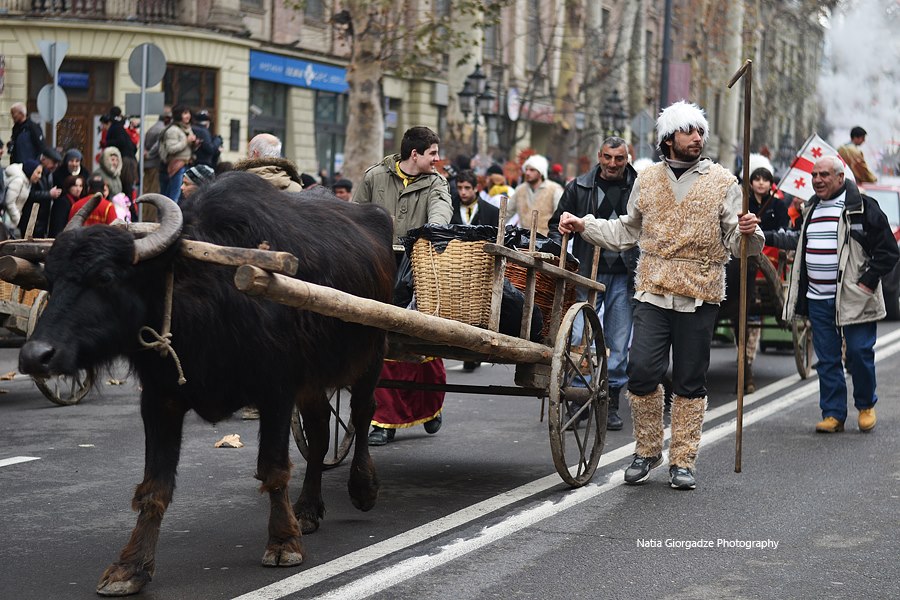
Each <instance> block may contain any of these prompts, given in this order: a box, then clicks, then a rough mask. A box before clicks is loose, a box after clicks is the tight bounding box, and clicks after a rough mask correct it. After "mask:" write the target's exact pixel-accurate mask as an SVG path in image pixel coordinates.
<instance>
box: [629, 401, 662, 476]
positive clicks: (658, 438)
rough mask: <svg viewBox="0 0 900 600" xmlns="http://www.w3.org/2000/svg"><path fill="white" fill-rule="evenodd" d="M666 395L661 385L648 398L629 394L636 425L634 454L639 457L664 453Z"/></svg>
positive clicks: (632, 415)
mask: <svg viewBox="0 0 900 600" xmlns="http://www.w3.org/2000/svg"><path fill="white" fill-rule="evenodd" d="M664 393H665V391H664V390H663V387H662V386H661V385H660V386H658V387H657V388H656V389H655V390H654V391H652V392H650V393H649V394H647V395H646V396H637V395H635V394H632V393H631V392H628V401H629V402H630V403H631V419H632V422H633V423H634V453H635V454H637V455H638V456H641V457H644V458H648V457H650V456H656V455H657V454H659V453H660V452H662V447H663V409H664V402H663V394H664Z"/></svg>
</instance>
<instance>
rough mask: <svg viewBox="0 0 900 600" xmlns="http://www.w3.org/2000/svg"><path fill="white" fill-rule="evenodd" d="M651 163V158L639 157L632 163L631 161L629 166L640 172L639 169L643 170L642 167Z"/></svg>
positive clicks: (644, 167)
mask: <svg viewBox="0 0 900 600" xmlns="http://www.w3.org/2000/svg"><path fill="white" fill-rule="evenodd" d="M652 164H653V160H651V159H649V158H639V159H637V160H636V161H634V162H633V163H631V166H632V167H634V170H635V171H637V172H638V173H640V172H641V171H643V170H644V169H646V168H647V167H649V166H650V165H652Z"/></svg>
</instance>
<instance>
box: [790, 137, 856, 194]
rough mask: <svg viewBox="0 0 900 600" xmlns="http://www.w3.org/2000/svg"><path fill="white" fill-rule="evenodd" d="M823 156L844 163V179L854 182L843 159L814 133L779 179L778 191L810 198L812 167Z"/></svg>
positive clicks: (851, 173)
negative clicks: (835, 158)
mask: <svg viewBox="0 0 900 600" xmlns="http://www.w3.org/2000/svg"><path fill="white" fill-rule="evenodd" d="M823 156H837V157H838V158H839V159H840V161H841V162H842V163H844V167H845V168H844V178H845V179H849V180H850V181H853V182H856V179H855V178H854V177H853V171H851V170H850V167H848V166H847V163H846V162H844V159H843V158H841V157H840V155H839V154H838V152H837V150H835V149H834V148H832V147H831V146H829V145H828V143H827V142H826V141H825V140H823V139H822V138H820V137H819V136H818V135H817V134H815V133H814V134H812V135H811V136H809V139H808V140H806V143H805V144H803V148H801V149H800V152H799V153H798V154H797V158H795V159H794V162H792V163H791V168H790V169H788V171H787V173H785V174H784V176H783V177H782V178H781V181H780V182H779V183H778V189H779V190H780V191H781V192H784V193H785V194H790V195H792V196H797V197H798V198H803V199H804V200H809V199H810V198H812V196H813V194H814V193H815V192H814V191H813V187H812V175H811V173H812V169H813V165H814V164H816V161H817V160H819V159H820V158H822V157H823Z"/></svg>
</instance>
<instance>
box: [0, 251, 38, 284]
mask: <svg viewBox="0 0 900 600" xmlns="http://www.w3.org/2000/svg"><path fill="white" fill-rule="evenodd" d="M0 279H2V280H4V281H8V282H9V283H11V284H13V285H17V286H19V287H21V288H24V289H26V290H33V289H35V288H37V289H41V290H46V289H47V287H48V285H47V277H46V276H45V275H44V269H43V268H41V266H40V265H39V264H38V263H33V262H31V261H30V260H25V259H24V258H18V257H15V256H3V257H0Z"/></svg>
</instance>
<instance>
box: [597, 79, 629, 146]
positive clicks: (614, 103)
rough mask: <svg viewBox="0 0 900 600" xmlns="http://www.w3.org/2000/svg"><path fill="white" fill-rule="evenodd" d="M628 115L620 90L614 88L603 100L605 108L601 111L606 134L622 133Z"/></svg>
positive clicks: (601, 119)
mask: <svg viewBox="0 0 900 600" xmlns="http://www.w3.org/2000/svg"><path fill="white" fill-rule="evenodd" d="M626 119H628V115H627V114H626V113H625V108H624V107H623V106H622V99H621V98H620V97H619V90H617V89H615V88H613V91H612V93H610V95H609V96H607V97H606V100H605V101H604V102H603V110H601V111H600V124H601V126H602V127H603V130H604V135H607V136H609V135H622V132H623V131H624V130H625V121H626Z"/></svg>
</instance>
